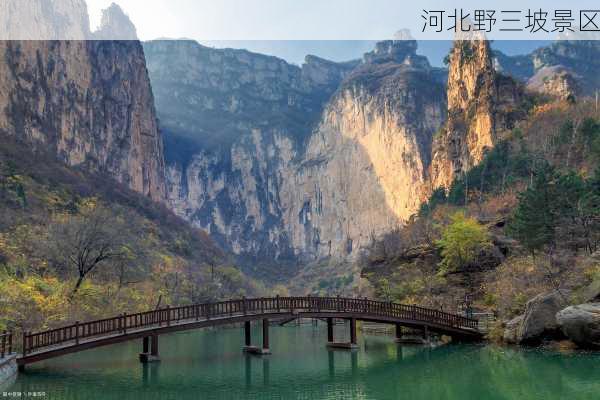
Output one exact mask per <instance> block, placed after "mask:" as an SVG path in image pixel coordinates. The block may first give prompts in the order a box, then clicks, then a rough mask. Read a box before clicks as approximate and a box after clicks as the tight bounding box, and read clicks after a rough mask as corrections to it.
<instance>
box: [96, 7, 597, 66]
mask: <svg viewBox="0 0 600 400" xmlns="http://www.w3.org/2000/svg"><path fill="white" fill-rule="evenodd" d="M86 1H87V3H88V11H89V14H90V20H91V25H92V27H95V26H97V25H98V24H99V22H100V16H101V10H102V9H104V8H106V7H108V6H109V5H110V4H111V3H112V2H113V1H115V2H116V3H117V4H119V5H120V6H121V8H122V9H123V10H124V11H125V12H126V13H127V14H128V15H129V17H130V19H131V20H132V21H133V23H134V24H135V26H136V28H137V31H138V36H139V37H140V39H141V40H151V39H156V38H171V39H175V38H191V39H195V40H197V41H199V42H201V43H203V44H207V45H212V46H215V47H236V48H247V49H249V50H251V51H256V52H261V53H266V54H271V55H276V56H279V57H282V58H284V59H286V60H288V61H290V62H293V63H296V64H299V63H301V62H302V60H303V58H304V56H305V55H306V54H308V53H310V54H315V55H318V56H321V57H325V58H329V59H332V60H334V61H344V60H348V59H353V58H358V57H360V56H361V55H362V54H363V53H364V52H365V51H368V50H369V49H371V48H372V47H373V43H374V41H377V40H382V39H390V38H392V37H393V35H394V33H395V32H396V31H398V30H399V29H401V28H410V30H411V32H412V34H413V35H419V34H421V32H420V31H421V29H422V26H423V23H422V22H423V21H422V15H423V10H424V9H425V10H446V11H447V12H451V10H454V8H464V9H465V10H471V11H472V10H474V9H477V8H482V7H484V6H482V5H481V3H482V2H481V1H475V0H461V1H460V2H459V1H456V0H454V1H449V0H421V1H419V2H413V1H406V0H86ZM526 7H527V8H531V9H535V8H541V7H543V8H544V9H545V10H546V9H547V10H548V11H551V10H552V9H553V8H571V9H573V10H578V9H585V8H592V9H598V8H600V6H598V4H597V0H593V1H592V0H575V1H573V0H571V1H569V2H564V1H562V2H561V1H558V0H543V1H540V0H528V1H527V5H526V6H525V5H524V2H523V1H517V0H503V1H497V0H495V1H490V0H488V1H486V2H485V8H486V9H494V10H496V12H498V13H500V11H501V10H510V9H514V10H525V8H526ZM575 13H576V12H575V11H574V14H575ZM577 13H578V11H577ZM599 20H600V17H599ZM426 33H427V32H426ZM421 35H424V34H421ZM429 35H430V36H418V39H419V40H420V41H421V40H422V39H436V40H441V39H445V40H450V39H452V35H451V33H445V34H444V35H443V36H442V34H437V33H434V32H432V33H431V34H429ZM545 38H546V39H548V37H545ZM516 39H531V40H533V41H523V42H522V43H513V44H511V45H510V46H505V47H506V48H503V49H502V50H503V51H505V52H508V53H510V54H523V53H526V52H529V51H531V50H533V49H534V48H536V47H539V40H541V38H540V37H538V36H535V35H524V34H521V35H520V36H518V37H516ZM291 40H293V41H294V42H290V41H291ZM339 40H344V41H345V42H344V43H340V42H339ZM336 41H337V43H336ZM497 46H499V47H502V45H501V44H499V45H497ZM447 47H449V44H447V43H445V44H444V43H443V42H438V43H435V42H432V43H421V44H420V48H421V51H420V53H421V54H424V55H427V56H428V57H430V58H431V61H432V63H433V64H434V65H440V64H441V60H442V58H443V56H444V55H445V54H446V53H447Z"/></svg>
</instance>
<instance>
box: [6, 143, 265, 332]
mask: <svg viewBox="0 0 600 400" xmlns="http://www.w3.org/2000/svg"><path fill="white" fill-rule="evenodd" d="M0 172H1V175H0V208H1V209H2V213H1V214H0V293H2V295H1V296H0V315H1V316H2V319H1V320H0V330H1V329H4V328H9V329H15V328H17V329H25V330H30V329H39V328H43V327H44V328H45V327H51V326H53V325H56V324H64V323H66V322H69V321H75V320H85V319H89V318H99V317H102V316H108V315H114V314H117V313H120V312H123V311H127V312H135V311H142V310H147V309H150V308H154V307H160V306H166V305H169V304H184V303H190V302H200V301H208V300H215V299H222V298H228V297H234V296H242V295H253V294H256V293H258V292H261V291H262V290H263V288H262V286H261V285H259V284H257V283H256V282H254V281H253V280H251V279H248V278H247V277H245V276H244V275H243V274H242V273H241V272H240V271H239V270H238V269H236V268H235V267H234V266H232V265H231V264H229V263H228V260H227V258H226V256H225V255H224V254H223V253H222V252H221V250H220V249H218V248H217V247H216V246H215V245H214V244H213V242H212V240H210V239H209V238H208V236H207V235H206V234H205V233H204V232H202V231H199V230H196V229H194V228H192V227H191V226H190V225H188V224H186V223H184V222H183V221H182V220H180V219H179V218H177V217H176V216H174V215H173V214H172V213H171V212H170V211H168V210H167V209H166V208H164V207H163V206H161V205H158V204H157V203H153V202H152V201H150V200H149V199H148V198H147V197H145V196H142V195H140V194H137V193H135V192H133V191H131V190H130V189H127V188H125V187H124V186H123V185H120V184H118V183H115V182H114V181H112V180H110V179H108V178H104V177H101V176H97V175H91V174H89V173H86V172H83V171H81V170H77V169H72V168H68V167H66V166H65V165H63V164H61V163H59V162H57V161H55V158H54V157H53V156H52V155H49V154H44V153H41V152H37V153H35V154H33V153H31V152H30V150H29V149H28V148H26V147H25V146H23V145H21V144H18V143H16V142H11V141H10V140H8V139H4V140H3V142H2V145H1V146H0Z"/></svg>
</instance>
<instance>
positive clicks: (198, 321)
mask: <svg viewBox="0 0 600 400" xmlns="http://www.w3.org/2000/svg"><path fill="white" fill-rule="evenodd" d="M297 318H319V319H324V320H326V321H327V333H328V335H327V336H328V345H329V346H332V347H344V348H355V347H356V346H357V345H356V321H357V320H360V321H369V322H377V323H384V324H394V325H395V326H396V335H397V337H400V335H401V328H402V327H408V328H415V329H421V330H423V332H424V333H425V334H428V332H435V333H438V334H444V335H448V336H451V337H453V338H455V339H459V340H471V341H472V340H479V339H481V338H482V336H483V335H482V333H481V332H480V331H479V329H478V321H477V320H475V319H471V318H466V317H463V316H461V315H456V314H450V313H446V312H442V311H439V310H433V309H428V308H423V307H418V306H412V305H403V304H397V303H391V302H381V301H374V300H368V299H356V298H344V297H271V298H256V299H245V298H244V299H240V300H228V301H222V302H216V303H205V304H194V305H186V306H181V307H166V308H163V309H157V310H153V311H147V312H142V313H137V314H121V315H119V316H116V317H113V318H107V319H101V320H97V321H89V322H81V323H80V322H76V323H75V324H72V325H68V326H63V327H60V328H56V329H51V330H47V331H43V332H35V333H31V332H24V333H23V336H22V354H20V355H19V356H18V357H17V363H18V365H19V367H20V368H21V369H22V368H24V366H25V365H27V364H31V363H35V362H39V361H42V360H47V359H50V358H54V357H59V356H62V355H65V354H69V353H76V352H80V351H83V350H87V349H92V348H95V347H100V346H107V345H111V344H115V343H121V342H125V341H130V340H135V339H142V353H140V361H142V362H149V361H156V360H158V357H159V352H158V338H159V336H160V335H163V334H167V333H173V332H180V331H186V330H191V329H198V328H204V327H211V326H220V325H228V324H236V323H244V328H245V329H244V331H245V347H244V350H245V351H248V352H252V353H258V354H269V353H270V349H269V321H273V320H278V321H282V320H283V321H289V320H293V319H297ZM334 319H343V320H348V321H350V324H349V325H350V342H348V343H338V342H335V341H334V338H333V320H334ZM253 320H262V328H263V334H262V341H263V343H262V346H252V340H251V339H252V338H251V330H250V322H251V321H253Z"/></svg>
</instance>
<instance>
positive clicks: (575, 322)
mask: <svg viewBox="0 0 600 400" xmlns="http://www.w3.org/2000/svg"><path fill="white" fill-rule="evenodd" d="M556 321H557V323H558V325H559V326H560V328H561V329H562V331H563V333H564V334H565V335H566V336H567V337H568V338H569V339H571V340H572V341H573V342H574V343H575V344H577V345H578V346H579V347H583V348H600V303H587V304H580V305H577V306H571V307H567V308H565V309H564V310H561V311H560V312H558V313H557V314H556Z"/></svg>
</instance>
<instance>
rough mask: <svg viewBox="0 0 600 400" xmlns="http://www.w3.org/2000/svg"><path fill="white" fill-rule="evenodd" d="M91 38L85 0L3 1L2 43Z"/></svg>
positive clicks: (1, 4) (0, 26)
mask: <svg viewBox="0 0 600 400" xmlns="http://www.w3.org/2000/svg"><path fill="white" fill-rule="evenodd" d="M89 35H90V29H89V18H88V14H87V5H86V2H85V1H84V0H28V1H27V2H24V1H22V0H3V1H2V2H1V3H0V39H2V40H41V39H44V40H84V39H86V38H88V37H89Z"/></svg>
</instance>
